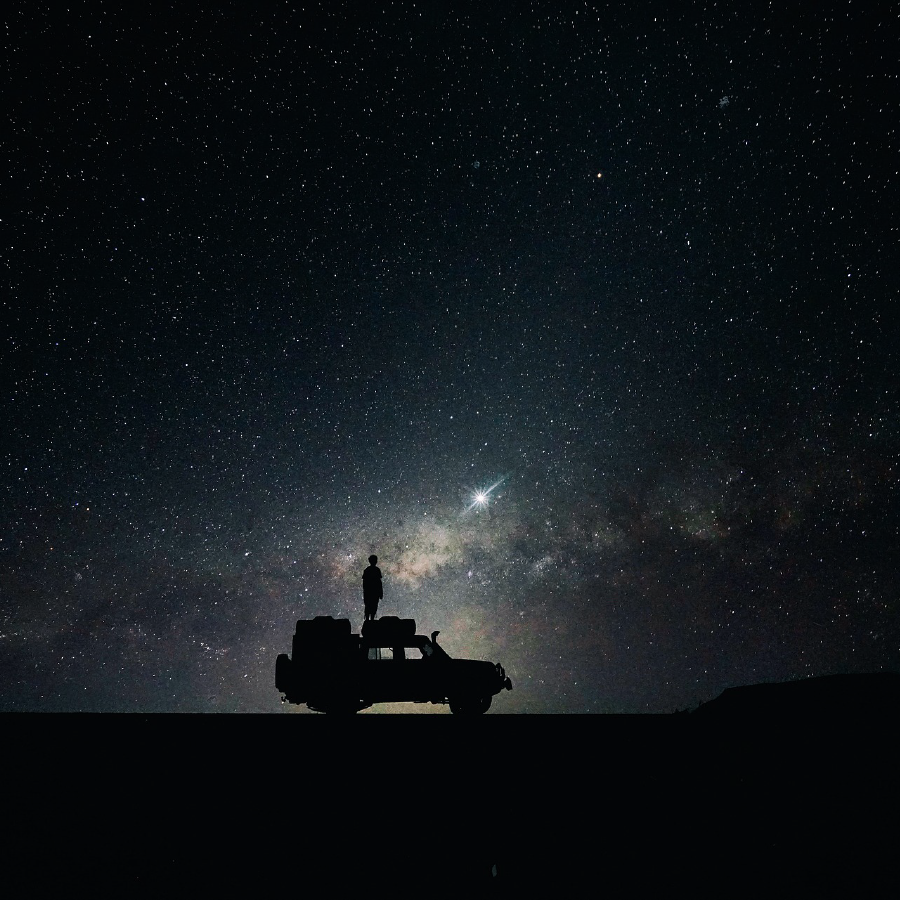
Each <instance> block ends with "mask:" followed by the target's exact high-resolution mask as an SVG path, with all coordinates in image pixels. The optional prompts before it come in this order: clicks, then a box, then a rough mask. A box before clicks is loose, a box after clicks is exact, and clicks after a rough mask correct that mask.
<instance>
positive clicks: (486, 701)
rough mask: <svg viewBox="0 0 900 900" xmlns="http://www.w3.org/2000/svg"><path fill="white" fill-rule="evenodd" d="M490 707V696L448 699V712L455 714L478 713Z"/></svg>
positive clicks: (467, 714)
mask: <svg viewBox="0 0 900 900" xmlns="http://www.w3.org/2000/svg"><path fill="white" fill-rule="evenodd" d="M490 708H491V698H490V697H456V698H454V699H452V700H451V701H450V712H452V713H454V714H455V715H462V716H472V715H480V714H481V713H486V712H487V711H488V710H489V709H490Z"/></svg>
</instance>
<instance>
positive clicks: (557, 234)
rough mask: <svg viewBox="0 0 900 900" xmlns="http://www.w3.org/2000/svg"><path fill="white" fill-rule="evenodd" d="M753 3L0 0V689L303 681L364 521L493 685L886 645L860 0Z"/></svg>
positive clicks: (881, 92)
mask: <svg viewBox="0 0 900 900" xmlns="http://www.w3.org/2000/svg"><path fill="white" fill-rule="evenodd" d="M783 6H784V4H771V6H770V7H768V8H767V7H766V6H764V5H763V4H751V5H747V7H746V9H745V8H744V7H743V6H741V5H738V7H735V8H732V7H734V4H715V3H704V2H698V3H693V4H679V5H677V6H673V5H672V4H662V3H660V4H654V3H647V4H637V5H634V4H621V5H619V4H613V5H597V4H593V3H562V4H560V3H546V4H543V3H522V4H518V3H517V4H511V5H510V4H494V5H491V4H487V5H475V4H455V3H449V2H448V3H441V2H421V3H392V4H365V3H340V2H330V0H329V2H327V3H322V4H302V3H301V4H291V3H284V2H282V3H271V4H269V3H263V4H237V3H217V4H200V5H199V6H192V5H190V4H184V5H181V4H179V5H174V6H173V7H172V8H168V9H167V8H165V7H164V6H163V5H161V4H145V5H143V6H141V7H139V8H128V9H127V11H126V10H125V5H116V4H113V3H103V4H100V3H98V4H77V5H76V7H75V8H74V9H72V10H69V11H65V10H63V9H60V8H56V7H54V6H52V5H41V4H33V3H27V4H26V3H13V4H12V5H11V7H7V8H6V9H5V12H4V13H3V14H2V16H3V20H4V21H3V25H4V35H3V40H4V54H3V57H4V79H3V82H4V91H3V100H2V104H3V107H2V113H3V120H2V121H3V127H2V138H0V143H2V146H3V150H4V156H5V160H6V164H5V165H4V166H3V169H2V173H0V174H2V185H3V188H2V205H0V235H2V241H0V247H2V273H3V279H2V285H3V287H2V297H0V302H2V307H0V308H2V322H3V328H2V332H0V333H2V337H3V352H2V371H3V375H2V379H0V384H2V393H0V415H2V422H3V426H4V427H3V431H2V436H0V465H2V472H3V476H2V482H0V490H2V494H0V496H2V509H3V515H2V519H0V673H2V679H0V710H3V711H18V710H23V711H30V710H48V711H137V712H157V711H160V712H174V711H180V712H277V713H279V714H287V713H288V712H290V713H294V712H302V711H303V710H298V709H297V708H296V707H287V706H283V705H282V704H281V702H280V695H279V693H278V692H277V691H276V689H275V685H274V663H275V657H276V655H277V654H278V653H281V652H289V651H290V643H291V634H292V633H293V625H294V621H295V620H296V619H297V618H301V617H311V616H314V615H319V614H323V615H333V616H340V617H349V618H350V619H351V620H352V621H353V623H354V628H355V629H357V630H358V628H359V625H360V624H361V621H362V615H363V606H362V596H361V575H362V570H363V568H364V567H365V565H366V562H365V560H366V557H367V556H368V555H369V554H370V553H373V552H374V553H376V554H377V555H378V557H379V566H380V567H381V569H382V572H383V573H384V592H385V597H384V600H383V601H382V604H381V608H380V613H381V614H395V615H400V616H403V617H413V618H415V619H416V620H417V622H418V623H419V631H420V632H421V633H425V634H429V633H430V632H431V631H433V630H437V629H439V630H440V631H441V642H442V644H443V646H444V647H445V649H446V650H447V651H448V652H449V653H450V655H451V656H466V657H473V658H481V659H489V660H492V661H496V662H501V663H502V664H503V665H504V666H505V668H506V670H507V672H508V673H509V675H510V676H511V678H512V681H513V685H514V689H513V691H512V692H511V693H504V694H503V695H501V696H500V697H498V698H497V699H496V700H495V702H494V706H493V711H495V712H501V713H515V712H518V713H543V712H594V713H666V712H672V711H673V710H676V709H685V708H693V707H695V706H696V705H697V704H699V703H701V702H703V701H706V700H709V699H712V698H713V697H715V696H717V695H718V694H719V693H720V692H721V691H722V690H724V689H725V688H728V687H731V686H734V685H740V684H749V683H757V682H761V681H772V680H775V681H781V680H787V679H795V678H803V677H810V676H817V675H826V674H832V673H838V672H871V671H881V670H892V671H898V670H900V607H898V590H900V543H898V521H900V516H898V472H900V469H898V449H900V441H898V421H900V419H898V413H900V402H898V401H900V396H898V386H897V379H896V372H897V363H898V351H897V346H898V340H897V337H898V335H897V331H896V327H895V326H893V325H891V324H890V322H891V321H893V317H892V315H891V314H890V308H891V306H892V305H893V304H894V303H896V300H897V296H898V284H900V278H898V254H897V237H898V233H897V222H898V214H897V210H898V209H900V196H898V189H897V185H898V159H900V155H898V150H900V146H898V144H900V135H898V115H897V113H898V109H897V98H898V96H900V93H898V79H897V75H896V66H895V63H896V45H897V27H896V26H897V20H896V13H892V16H893V18H889V17H887V16H886V15H884V14H881V15H878V14H876V13H875V12H873V11H872V8H871V7H869V6H867V5H866V4H860V3H850V2H847V3H833V4H829V3H825V4H816V5H815V6H814V7H813V6H807V7H806V8H805V9H804V10H803V11H802V12H800V11H799V4H797V7H798V10H797V11H793V12H792V11H790V10H788V11H785V10H784V9H782V7H783ZM788 6H789V7H792V6H793V4H788ZM560 7H563V10H562V11H560ZM479 491H480V492H484V493H485V494H486V496H485V497H484V498H483V501H484V502H481V503H478V502H476V496H477V495H478V492H479ZM380 709H382V710H385V709H386V710H388V711H391V710H393V707H391V706H387V707H381V708H380ZM396 709H397V710H398V711H399V710H408V711H411V712H412V711H419V712H423V711H424V712H443V711H445V708H443V707H433V706H426V707H421V706H412V705H409V706H397V708H396ZM374 711H375V712H377V710H374ZM366 714H371V713H366Z"/></svg>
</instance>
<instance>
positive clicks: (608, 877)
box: [2, 676, 900, 900]
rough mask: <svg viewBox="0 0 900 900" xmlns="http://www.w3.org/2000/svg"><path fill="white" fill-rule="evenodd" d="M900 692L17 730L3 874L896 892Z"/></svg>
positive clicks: (214, 884)
mask: <svg viewBox="0 0 900 900" xmlns="http://www.w3.org/2000/svg"><path fill="white" fill-rule="evenodd" d="M853 678H856V679H857V680H856V681H853V680H852V679H853ZM860 678H861V679H862V680H860ZM897 681H900V676H874V677H872V678H869V677H868V676H854V677H851V678H850V679H849V680H848V678H838V679H832V680H831V681H828V680H827V679H819V680H817V682H815V683H814V682H804V683H802V684H801V685H786V686H772V685H765V686H758V687H754V688H743V689H737V690H735V691H732V692H726V693H725V694H723V695H722V697H720V698H717V700H716V701H714V702H712V703H709V704H705V705H704V706H702V707H700V709H699V710H697V711H695V712H692V713H685V714H677V715H670V716H593V717H587V716H585V717H551V716H544V717H507V716H496V715H494V716H491V715H488V716H484V717H479V718H477V719H476V720H468V719H466V720H462V719H458V718H455V717H444V716H433V717H429V716H421V715H419V716H408V717H404V716H393V717H392V716H378V717H371V716H370V717H348V718H331V717H327V716H294V715H284V716H221V717H220V716H152V715H147V716H137V715H125V716H89V715H85V716H78V715H71V716H41V715H8V716H5V717H3V718H2V725H3V734H4V738H5V743H6V744H7V745H8V749H9V750H10V751H11V752H10V753H9V754H8V755H7V762H6V763H5V764H4V768H5V772H4V774H5V776H6V778H5V781H6V784H7V797H10V796H14V797H16V798H17V799H15V800H14V802H12V804H11V805H8V806H7V809H6V814H5V825H6V834H7V836H8V837H7V840H6V842H5V847H4V867H5V870H6V871H5V872H4V874H5V875H6V876H7V878H10V877H12V876H14V875H19V874H22V875H24V876H25V877H26V879H27V883H29V884H30V885H32V886H33V888H34V893H35V895H44V893H45V892H46V891H53V892H54V893H58V892H64V893H69V892H75V891H76V890H77V891H78V892H79V893H81V892H82V891H84V890H87V891H89V892H90V893H91V896H98V895H100V896H107V895H110V894H115V895H116V896H117V897H123V898H127V897H129V896H145V895H147V894H148V893H153V894H162V895H166V896H169V895H177V896H180V897H184V896H187V897H190V896H196V897H201V896H203V897H207V896H213V895H214V893H215V892H220V891H222V890H228V891H229V893H230V894H234V895H235V896H239V897H241V896H253V897H259V898H265V900H275V898H279V897H285V896H311V897H312V896H315V897H319V896H326V891H328V892H330V893H333V894H335V895H343V894H344V893H345V892H347V891H361V892H369V891H379V892H381V891H382V890H384V891H388V892H391V893H394V892H398V891H399V892H403V893H404V894H408V895H409V896H448V895H449V894H454V893H456V892H460V893H461V895H462V896H473V895H474V896H479V895H483V894H487V895H491V896H540V895H541V894H548V895H551V894H552V895H559V896H571V895H579V896H580V895H597V896H602V895H616V896H624V895H637V896H641V895H643V894H644V893H645V892H647V891H654V892H655V891H665V892H668V891H670V890H673V889H677V890H687V891H690V892H691V894H692V895H694V896H696V895H697V894H702V895H710V896H713V895H714V896H724V897H730V896H744V895H751V894H759V893H760V892H763V891H764V892H765V893H766V894H767V895H772V894H775V895H784V894H789V893H790V894H798V893H800V894H808V893H810V892H812V891H818V890H828V891H829V894H833V893H834V891H835V889H839V890H840V891H841V893H842V894H845V895H849V894H850V893H852V894H853V895H856V896H860V895H866V894H867V893H868V892H869V890H870V888H872V889H874V888H877V889H879V891H881V890H883V889H884V888H887V889H889V890H893V891H894V892H895V890H896V885H897V881H898V878H897V863H896V847H897V845H898V844H897V838H898V828H897V801H898V799H900V796H898V791H897V741H896V738H895V737H894V735H893V724H894V722H895V720H896V718H897V713H898V709H900V703H898V700H900V689H898V685H897ZM804 685H805V686H806V688H805V690H804V687H803V686H804ZM562 892H565V893H564V894H563V893H562Z"/></svg>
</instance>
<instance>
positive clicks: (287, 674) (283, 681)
mask: <svg viewBox="0 0 900 900" xmlns="http://www.w3.org/2000/svg"><path fill="white" fill-rule="evenodd" d="M290 686H291V660H290V658H289V657H288V655H287V653H279V654H278V656H277V657H276V659H275V689H276V690H279V691H281V693H282V694H286V693H287V692H288V691H289V690H290Z"/></svg>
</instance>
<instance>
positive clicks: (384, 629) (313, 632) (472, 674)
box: [275, 616, 512, 714]
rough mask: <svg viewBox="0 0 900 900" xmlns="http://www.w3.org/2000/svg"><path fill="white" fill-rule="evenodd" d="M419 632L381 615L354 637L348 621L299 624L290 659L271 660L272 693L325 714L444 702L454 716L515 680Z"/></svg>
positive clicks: (483, 706)
mask: <svg viewBox="0 0 900 900" xmlns="http://www.w3.org/2000/svg"><path fill="white" fill-rule="evenodd" d="M439 633H440V632H438V631H435V632H432V635H431V637H430V638H427V637H425V636H424V635H420V634H416V623H415V621H414V620H413V619H400V618H398V617H397V616H384V617H382V618H381V619H374V620H372V621H367V622H364V623H363V627H362V634H361V635H359V634H353V633H352V630H351V627H350V620H349V619H334V618H332V617H331V616H316V617H315V618H314V619H300V620H298V622H297V628H296V631H295V633H294V638H293V646H292V654H291V657H288V655H287V654H286V653H281V654H279V655H278V658H277V659H276V660H275V687H276V688H277V689H278V690H279V691H281V693H282V694H284V700H286V701H287V702H288V703H297V704H302V703H305V704H306V705H307V706H308V707H309V708H310V709H312V710H316V711H317V712H327V713H336V712H343V713H355V712H359V711H360V710H362V709H367V708H368V707H370V706H372V705H373V704H374V703H396V702H411V703H449V704H450V710H451V711H452V712H454V713H461V714H470V713H471V714H477V713H484V712H487V711H488V709H489V708H490V705H491V701H492V699H493V698H494V696H495V695H496V694H499V693H500V691H502V690H504V689H505V690H507V691H511V690H512V681H511V680H510V679H509V678H508V677H507V675H506V672H505V671H504V669H503V666H501V665H500V664H499V663H491V662H485V661H482V660H473V659H451V658H450V656H448V655H447V652H446V651H445V650H444V649H443V647H441V646H440V645H439V644H438V642H437V636H438V634H439Z"/></svg>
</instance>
